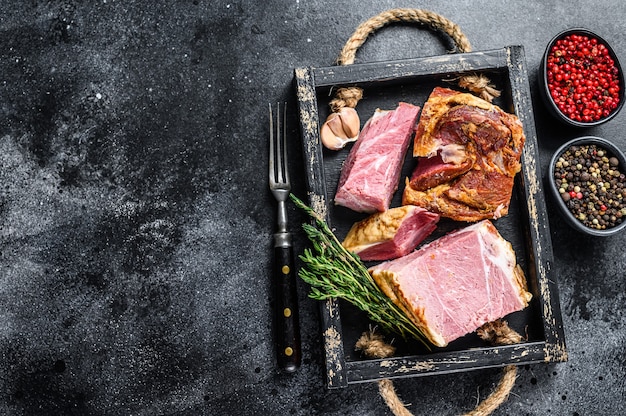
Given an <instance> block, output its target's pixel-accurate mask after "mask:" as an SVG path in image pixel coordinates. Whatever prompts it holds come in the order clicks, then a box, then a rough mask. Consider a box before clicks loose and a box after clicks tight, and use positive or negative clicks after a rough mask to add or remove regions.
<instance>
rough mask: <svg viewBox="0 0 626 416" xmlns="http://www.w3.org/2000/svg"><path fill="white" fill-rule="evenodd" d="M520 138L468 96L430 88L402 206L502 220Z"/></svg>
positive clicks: (511, 124) (513, 122) (498, 114)
mask: <svg viewBox="0 0 626 416" xmlns="http://www.w3.org/2000/svg"><path fill="white" fill-rule="evenodd" d="M525 140H526V137H525V135H524V131H523V129H522V124H521V122H520V121H519V119H518V118H517V117H516V116H515V115H513V114H509V113H506V112H505V111H503V110H502V109H500V108H499V107H498V106H496V105H493V104H491V103H489V102H487V101H485V100H483V99H481V98H478V97H476V96H474V95H472V94H469V93H461V92H457V91H454V90H451V89H448V88H441V87H436V88H435V89H434V90H433V92H432V93H431V95H430V96H429V98H428V100H427V101H426V103H425V104H424V108H423V109H422V114H421V116H420V120H419V123H418V126H417V131H416V133H415V138H414V143H413V156H415V157H416V158H417V160H418V161H417V167H416V168H415V170H414V171H413V174H412V176H411V178H410V179H408V178H407V180H406V186H405V189H404V193H403V198H402V203H403V204H412V205H417V206H421V207H424V208H426V209H428V210H430V211H433V212H437V213H439V214H440V215H441V216H443V217H447V218H451V219H453V220H457V221H468V222H473V221H479V220H482V219H497V218H499V217H501V216H504V215H506V214H508V209H509V203H510V200H511V194H512V190H513V179H514V177H515V175H516V174H517V172H519V171H520V169H521V165H520V158H521V154H522V149H523V146H524V142H525Z"/></svg>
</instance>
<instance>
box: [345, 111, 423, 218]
mask: <svg viewBox="0 0 626 416" xmlns="http://www.w3.org/2000/svg"><path fill="white" fill-rule="evenodd" d="M419 110H420V107H418V106H415V105H412V104H409V103H403V102H401V103H400V104H399V105H398V107H397V108H396V109H395V110H388V111H387V110H376V112H375V113H374V115H373V116H372V117H371V118H370V119H369V120H368V121H367V122H366V123H365V125H364V126H363V129H362V130H361V133H360V134H359V139H358V140H357V141H356V143H355V144H354V146H353V147H352V149H350V153H349V154H348V157H347V158H346V160H345V162H344V163H343V166H342V168H341V174H340V176H339V185H338V186H337V192H336V194H335V204H337V205H342V206H344V207H347V208H350V209H352V210H354V211H357V212H365V213H372V212H376V211H385V210H386V209H388V208H389V204H390V203H391V198H392V197H393V194H394V192H395V191H396V190H397V189H398V183H399V181H400V172H401V170H402V163H403V162H404V158H405V155H406V152H407V150H408V148H409V145H410V143H411V138H412V136H413V134H414V133H415V128H416V123H417V116H418V115H419Z"/></svg>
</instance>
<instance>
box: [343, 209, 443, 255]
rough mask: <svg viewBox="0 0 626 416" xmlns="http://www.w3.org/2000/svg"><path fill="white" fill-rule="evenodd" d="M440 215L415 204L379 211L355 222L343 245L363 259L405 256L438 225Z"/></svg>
mask: <svg viewBox="0 0 626 416" xmlns="http://www.w3.org/2000/svg"><path fill="white" fill-rule="evenodd" d="M438 221H439V215H438V214H435V213H433V212H430V211H427V210H425V209H424V208H420V207H417V206H414V205H405V206H401V207H396V208H391V209H388V210H387V211H384V212H377V213H375V214H372V215H370V216H369V217H367V218H365V219H364V220H362V221H359V222H357V223H355V224H354V225H353V226H352V228H350V231H349V232H348V234H347V235H346V238H345V239H344V240H343V242H342V245H343V246H344V247H345V248H346V249H347V250H349V251H351V252H353V253H356V254H357V255H358V256H359V257H360V258H361V260H363V261H374V260H376V261H382V260H391V259H395V258H398V257H402V256H404V255H406V254H408V253H410V252H411V251H413V250H414V249H415V248H416V247H417V246H418V245H419V244H420V243H421V242H422V241H424V240H425V239H426V237H428V236H429V235H430V234H431V233H432V232H433V231H435V229H436V228H437V222H438Z"/></svg>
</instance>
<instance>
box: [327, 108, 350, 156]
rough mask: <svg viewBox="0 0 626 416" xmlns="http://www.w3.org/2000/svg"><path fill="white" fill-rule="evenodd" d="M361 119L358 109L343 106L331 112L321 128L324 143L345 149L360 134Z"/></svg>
mask: <svg viewBox="0 0 626 416" xmlns="http://www.w3.org/2000/svg"><path fill="white" fill-rule="evenodd" d="M359 127H360V120H359V115H358V114H357V112H356V110H355V109H354V108H351V107H343V108H341V109H340V110H339V111H338V112H336V113H331V114H330V115H329V116H328V118H327V119H326V122H325V123H324V124H323V125H322V128H321V129H320V138H321V140H322V144H323V145H324V146H325V147H326V148H328V149H331V150H340V149H343V148H344V147H345V146H346V144H348V143H350V142H353V141H355V140H356V139H357V138H358V136H359Z"/></svg>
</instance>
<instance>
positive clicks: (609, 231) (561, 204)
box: [548, 136, 626, 237]
mask: <svg viewBox="0 0 626 416" xmlns="http://www.w3.org/2000/svg"><path fill="white" fill-rule="evenodd" d="M590 144H595V145H596V146H598V147H599V148H602V149H604V150H605V151H606V152H607V153H608V156H612V157H615V158H617V160H618V161H619V165H618V166H617V169H618V170H619V171H620V172H621V173H626V156H624V153H622V152H621V151H620V149H619V148H617V147H616V146H615V145H614V144H613V143H611V142H609V141H608V140H606V139H602V138H600V137H595V136H585V137H579V138H577V139H573V140H570V141H569V142H567V143H565V144H564V145H562V146H561V147H559V148H558V149H557V151H556V152H554V155H553V156H552V160H550V168H549V170H548V175H549V177H548V183H549V185H548V188H549V189H550V192H551V193H552V195H553V197H554V198H555V200H556V204H557V206H558V208H559V211H560V213H561V215H562V216H563V218H564V219H565V221H566V222H567V223H568V224H569V225H570V226H571V227H572V228H574V229H575V230H578V231H580V232H582V233H584V234H587V235H592V236H597V237H606V236H610V235H614V234H617V233H619V232H621V231H622V230H623V229H624V228H626V217H624V220H623V221H622V223H620V224H618V225H616V226H613V227H611V228H606V229H604V230H600V229H595V228H591V227H588V226H586V225H585V224H583V222H582V221H581V220H579V219H578V218H576V217H575V216H574V214H573V213H572V212H571V211H570V210H569V208H568V207H567V205H566V203H565V201H564V200H563V198H562V196H561V194H560V193H559V189H558V187H557V185H556V183H555V176H554V175H555V170H556V164H557V161H558V160H559V158H560V157H561V156H562V155H563V154H564V153H565V152H566V151H567V150H568V149H569V148H570V147H572V146H583V145H590ZM623 201H624V202H623V203H624V204H625V205H626V199H624V200H623Z"/></svg>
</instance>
